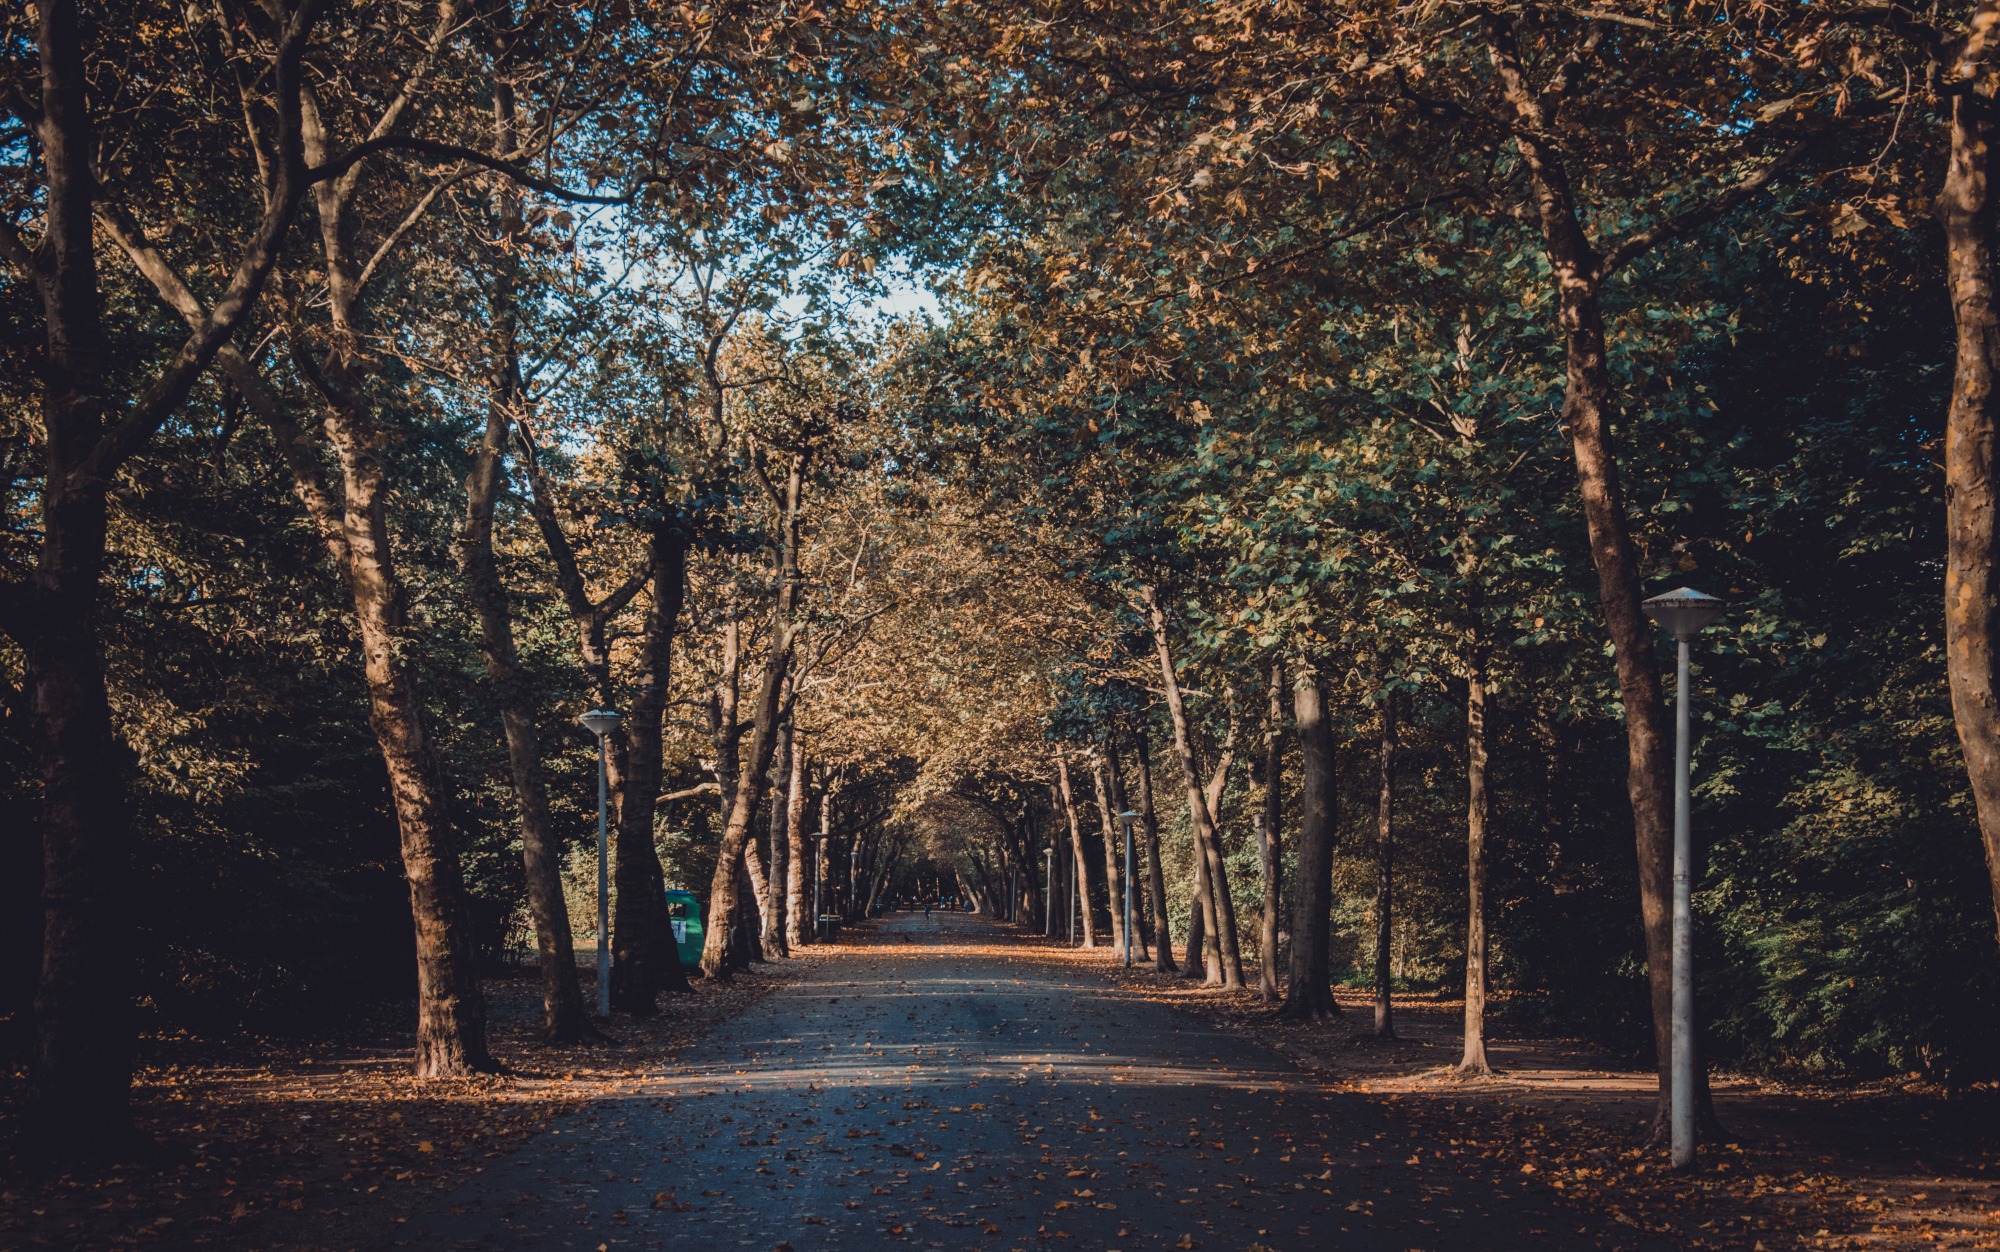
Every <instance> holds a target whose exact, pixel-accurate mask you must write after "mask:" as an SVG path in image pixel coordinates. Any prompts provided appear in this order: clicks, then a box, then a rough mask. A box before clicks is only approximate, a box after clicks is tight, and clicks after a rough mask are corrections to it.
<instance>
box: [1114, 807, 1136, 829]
mask: <svg viewBox="0 0 2000 1252" xmlns="http://www.w3.org/2000/svg"><path fill="white" fill-rule="evenodd" d="M1118 824H1119V825H1121V826H1123V827H1124V828H1125V829H1127V830H1130V829H1132V828H1133V827H1134V826H1136V825H1138V824H1139V814H1138V813H1137V811H1135V810H1133V809H1126V810H1125V811H1124V812H1123V813H1120V814H1119V815H1118Z"/></svg>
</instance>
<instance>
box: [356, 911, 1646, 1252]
mask: <svg viewBox="0 0 2000 1252" xmlns="http://www.w3.org/2000/svg"><path fill="white" fill-rule="evenodd" d="M1458 1168H1460V1166H1459V1164H1458V1163H1457V1162H1450V1161H1443V1160H1437V1161H1434V1160H1433V1159H1432V1156H1431V1153H1430V1151H1429V1149H1428V1146H1427V1143H1426V1142H1425V1140H1424V1139H1423V1138H1422V1137H1421V1132H1418V1131H1416V1130H1413V1129H1412V1128H1411V1127H1410V1126H1408V1125H1407V1124H1405V1123H1404V1122H1402V1121H1401V1120H1399V1119H1398V1118H1396V1117H1395V1116H1394V1114H1393V1113H1391V1112H1389V1111H1387V1110H1385V1109H1383V1108H1382V1107H1381V1106H1380V1105H1378V1104H1376V1103H1373V1102H1371V1101H1370V1100H1368V1099H1367V1098H1366V1097H1363V1096H1355V1095H1349V1094H1342V1093H1338V1092H1329V1091H1326V1090H1324V1089H1322V1088H1321V1087H1319V1086H1317V1085H1316V1084H1315V1083H1314V1082H1313V1081H1312V1080H1311V1079H1310V1078H1308V1077H1306V1076H1305V1075H1303V1074H1302V1073H1300V1072H1299V1071H1298V1070H1297V1069H1295V1068H1294V1067H1293V1066H1292V1065H1291V1064H1290V1063H1289V1062H1288V1061H1286V1060H1285V1059H1284V1058H1283V1057H1281V1056H1279V1055H1278V1054H1276V1053H1274V1052H1271V1051H1269V1050H1266V1049H1264V1048H1262V1047H1259V1046H1257V1045H1254V1044H1249V1043H1246V1042H1244V1041H1243V1040H1241V1039H1240V1038H1236V1037H1234V1036H1231V1035H1227V1034H1223V1033H1221V1032H1219V1031H1216V1030H1213V1029H1211V1028H1209V1027H1206V1026H1204V1025H1202V1024H1200V1023H1198V1022H1196V1021H1194V1020H1193V1019H1191V1018H1188V1017H1186V1016H1184V1015H1182V1014H1180V1013H1177V1012H1175V1011H1173V1010H1172V1009H1168V1008H1165V1007H1162V1006H1160V1005H1157V1004H1152V1003H1148V1002H1146V1001H1144V1000H1139V999H1136V998H1127V997H1123V996H1120V995H1118V994H1117V993H1116V992H1111V991H1107V990H1106V989H1105V987H1104V984H1103V983H1102V982H1101V981H1099V980H1096V979H1092V978H1090V977H1088V975H1083V974H1080V973H1078V972H1077V971H1066V970H1064V969H1063V968H1061V967H1060V966H1059V965H1056V964H1053V963H1051V962H1048V961H1046V960H1042V959H1039V958H1038V957H1037V954H1036V950H1035V949H1034V948H1033V947H1031V946H1029V945H1025V944H1021V943H1018V942H1016V941H1013V940H1010V939H1009V938H1007V937H1006V936H1005V935H1004V934H1003V933H1002V932H1001V931H1000V930H999V928H997V927H995V926H993V925H991V924H989V923H986V922H983V921H979V920H976V919H973V918H969V917H964V916H960V915H954V914H939V915H937V916H936V917H934V918H932V919H930V920H925V919H924V918H923V917H922V916H921V915H920V914H907V915H899V916H896V917H893V918H891V919H889V920H887V921H885V922H883V923H882V924H880V925H879V926H877V927H875V928H874V929H873V931H872V932H870V933H868V934H867V935H866V937H865V938H864V940H863V941H862V944H861V946H859V947H857V948H856V949H854V950H853V951H851V952H849V953H847V954H844V955H843V956H842V957H841V958H840V959H838V960H835V961H831V962H828V963H827V964H825V965H824V966H822V967H821V968H820V969H819V970H817V971H815V972H814V973H813V975H812V976H810V977H808V978H807V979H805V980H803V981H801V982H799V983H796V984H794V985H791V986H789V987H785V988H783V989H780V990H778V991H776V992H774V993H773V994H772V995H770V996H768V997H767V998H765V999H763V1000H761V1001H760V1002H758V1003H757V1004H756V1005H754V1006H752V1007H751V1008H750V1009H749V1010H747V1011H746V1012H744V1013H743V1014H742V1015H741V1016H739V1017H737V1018H736V1019H734V1020H733V1021H731V1022H729V1023H727V1024H726V1025H725V1026H723V1027H722V1028H721V1029H720V1030H719V1031H718V1032H717V1033H716V1034H714V1035H713V1036H711V1037H710V1038H708V1039H707V1040H705V1041H704V1042H702V1043H701V1044H699V1045H697V1046H696V1047H694V1048H692V1049H690V1051H689V1052H688V1053H687V1054H686V1055H685V1056H684V1057H683V1058H682V1062H681V1063H680V1064H678V1065H676V1066H675V1069H674V1072H673V1073H672V1074H671V1075H668V1076H664V1077H662V1078H661V1079H660V1080H658V1081H657V1082H656V1083H652V1084H648V1086H647V1087H646V1089H645V1090H644V1091H643V1092H641V1093H637V1094H634V1095H632V1096H630V1097H626V1098H616V1099H609V1100H606V1101H604V1102H602V1103H600V1104H598V1105H595V1106H593V1108H592V1109H591V1110H589V1111H587V1112H585V1113H581V1114H578V1115H576V1116H574V1117H570V1118H566V1119H562V1120H560V1121H558V1122H557V1123H556V1125H555V1126H554V1127H553V1128H552V1129H551V1131H550V1132H549V1133H548V1134H546V1135H543V1136H540V1137H539V1138H537V1139H535V1140H533V1141H531V1142H530V1143H529V1144H528V1145H527V1146H526V1147H525V1148H523V1149H522V1150H521V1151H519V1152H516V1153H514V1154H513V1155H512V1156H509V1157H506V1158H503V1159H500V1160H497V1161H495V1162H493V1163H491V1164H490V1165H488V1166H487V1167H486V1168H485V1170H484V1172H483V1173H481V1174H480V1175H479V1176H477V1177H476V1178H475V1179H474V1180H473V1181H471V1182H469V1183H467V1184H465V1185H463V1186H461V1187H459V1188H457V1189H455V1190H453V1191H450V1192H447V1193H445V1194H444V1195H442V1196H441V1197H440V1198H439V1199H438V1201H437V1202H436V1204H435V1206H434V1207H432V1208H431V1209H429V1210H428V1211H424V1212H420V1213H419V1214H418V1215H416V1216H414V1217H412V1218H410V1219H409V1220H408V1222H407V1224H404V1225H401V1226H399V1227H398V1229H397V1232H396V1233H395V1234H394V1235H393V1236H389V1237H387V1238H385V1240H384V1241H383V1243H382V1244H381V1246H383V1247H394V1246H414V1247H422V1248H465V1249H537V1250H541V1249H547V1250H550V1252H553V1250H556V1249H569V1248H574V1249H585V1250H589V1249H597V1248H599V1247H600V1246H602V1247H604V1248H607V1249H621V1248H669V1247H671V1248H689V1249H694V1248H726V1249H735V1248H762V1249H777V1248H786V1247H790V1248H795V1249H798V1250H799V1252H805V1250H806V1249H822V1248H824V1249H875V1248H883V1247H897V1246H911V1247H934V1248H954V1249H956V1248H979V1249H1006V1248H1036V1247H1048V1248H1059V1249H1085V1248H1088V1249H1092V1250H1093V1252H1101V1250H1102V1249H1141V1248H1148V1249H1150V1248H1207V1249H1230V1250H1231V1252H1242V1250H1243V1249H1249V1248H1253V1247H1257V1246H1261V1247H1262V1248H1264V1249H1268V1250H1269V1252H1280V1250H1286V1252H1289V1250H1292V1249H1306V1248H1313V1249H1319V1248H1339V1249H1346V1248H1358V1249H1378V1248H1379V1249H1396V1250H1398V1252H1401V1250H1403V1249H1412V1248H1425V1249H1443V1248H1479V1249H1510V1248H1571V1247H1574V1248H1619V1247H1623V1248H1632V1249H1637V1248H1642V1247H1643V1248H1654V1247H1663V1246H1665V1245H1664V1244H1661V1243H1659V1242H1658V1241H1652V1242H1648V1241H1644V1240H1642V1238H1641V1236H1639V1235H1638V1234H1637V1232H1634V1231H1630V1230H1627V1229H1626V1228H1624V1227H1622V1226H1618V1225H1616V1224H1614V1223H1613V1222H1612V1220H1611V1219H1610V1218H1609V1217H1608V1216H1606V1217H1604V1218H1602V1219H1597V1220H1593V1219H1592V1218H1591V1217H1589V1216H1588V1215H1579V1214H1578V1213H1575V1212H1567V1211H1565V1210H1563V1209H1562V1208H1560V1207H1559V1206H1558V1205H1557V1204H1556V1203H1555V1202H1554V1196H1553V1195H1552V1193H1550V1192H1548V1191H1546V1190H1545V1189H1544V1188H1542V1187H1541V1186H1540V1185H1539V1184H1538V1183H1537V1182H1536V1181H1535V1180H1534V1179H1532V1178H1530V1177H1527V1176H1524V1175H1522V1174H1520V1173H1519V1172H1518V1171H1517V1170H1515V1169H1514V1168H1513V1167H1511V1166H1510V1164H1509V1163H1508V1162H1505V1161H1501V1160H1495V1161H1492V1162H1490V1163H1489V1164H1488V1168H1487V1169H1485V1170H1484V1171H1482V1172H1481V1173H1480V1174H1478V1175H1477V1176H1464V1175H1461V1174H1460V1173H1458V1172H1457V1169H1458Z"/></svg>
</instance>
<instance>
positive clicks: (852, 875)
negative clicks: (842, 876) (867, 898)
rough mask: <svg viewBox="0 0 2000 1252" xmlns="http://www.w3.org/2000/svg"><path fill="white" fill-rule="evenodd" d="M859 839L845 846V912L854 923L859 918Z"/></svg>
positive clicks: (855, 838) (856, 837)
mask: <svg viewBox="0 0 2000 1252" xmlns="http://www.w3.org/2000/svg"><path fill="white" fill-rule="evenodd" d="M860 884H861V837H860V836H859V835H856V836H855V837H854V842H853V843H850V844H848V845H847V911H848V913H850V914H852V915H853V917H854V918H855V919H856V921H859V920H860V917H861V885H860Z"/></svg>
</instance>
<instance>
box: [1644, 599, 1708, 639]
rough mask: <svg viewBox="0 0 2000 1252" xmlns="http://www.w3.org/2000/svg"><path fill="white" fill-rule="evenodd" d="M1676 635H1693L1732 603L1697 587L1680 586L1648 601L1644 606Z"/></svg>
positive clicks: (1680, 636)
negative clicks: (1704, 592) (1705, 592)
mask: <svg viewBox="0 0 2000 1252" xmlns="http://www.w3.org/2000/svg"><path fill="white" fill-rule="evenodd" d="M1640 607H1641V608H1644V609H1645V610H1646V616H1648V617H1650V618H1652V619H1653V620H1654V621H1656V622H1658V623H1659V624H1660V625H1661V627H1663V628H1664V629H1665V630H1666V632H1667V633H1668V634H1670V635H1672V636H1673V637H1674V638H1676V639H1692V638H1694V637H1695V636H1696V635H1698V634H1700V633H1701V628H1702V627H1704V626H1706V625H1708V624H1709V623H1710V622H1713V621H1714V620H1715V619H1716V618H1718V617H1721V616H1722V611H1723V610H1724V609H1726V608H1728V607H1729V605H1728V603H1727V602H1726V601H1723V600H1718V599H1716V598H1715V597H1714V596H1711V595H1705V594H1703V593H1702V592H1699V591H1696V590H1695V589H1694V588H1693V587H1677V588H1675V589H1674V590H1672V591H1668V592H1663V593H1661V594H1660V595H1657V596H1654V597H1652V598H1651V599H1649V600H1647V601H1645V602H1644V603H1643V604H1642V605H1641V606H1640Z"/></svg>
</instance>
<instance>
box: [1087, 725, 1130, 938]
mask: <svg viewBox="0 0 2000 1252" xmlns="http://www.w3.org/2000/svg"><path fill="white" fill-rule="evenodd" d="M1090 781H1091V785H1092V788H1093V789H1094V790H1095V791H1096V792H1097V812H1098V816H1099V819H1100V820H1099V825H1100V826H1102V827H1103V829H1104V895H1105V900H1106V902H1107V903H1108V904H1109V905H1110V906H1111V950H1112V951H1113V952H1123V951H1124V950H1125V896H1124V886H1125V882H1124V877H1123V876H1122V875H1121V874H1120V873H1119V872H1118V843H1119V840H1118V814H1117V811H1116V810H1114V809H1113V808H1112V807H1111V784H1110V782H1109V781H1108V780H1107V779H1106V778H1105V776H1104V761H1103V758H1102V757H1099V758H1098V759H1096V760H1093V761H1092V762H1091V763H1090Z"/></svg>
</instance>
